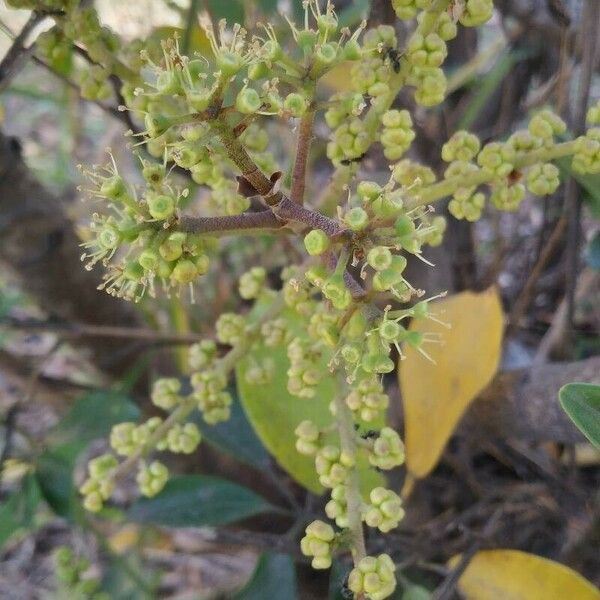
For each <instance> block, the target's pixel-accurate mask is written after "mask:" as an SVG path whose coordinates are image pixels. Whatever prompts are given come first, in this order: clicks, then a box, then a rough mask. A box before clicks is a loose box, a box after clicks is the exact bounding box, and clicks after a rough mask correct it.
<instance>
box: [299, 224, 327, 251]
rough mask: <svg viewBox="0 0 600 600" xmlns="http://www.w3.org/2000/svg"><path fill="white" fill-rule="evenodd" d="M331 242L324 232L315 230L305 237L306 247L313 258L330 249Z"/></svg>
mask: <svg viewBox="0 0 600 600" xmlns="http://www.w3.org/2000/svg"><path fill="white" fill-rule="evenodd" d="M330 245H331V242H330V240H329V237H328V236H327V234H326V233H325V232H324V231H321V230H320V229H313V230H312V231H309V232H308V233H307V234H306V235H305V236H304V247H305V248H306V251H307V252H308V253H309V254H310V255H311V256H319V255H321V254H323V252H326V251H327V250H328V249H329V246H330Z"/></svg>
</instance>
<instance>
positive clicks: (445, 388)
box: [399, 287, 503, 477]
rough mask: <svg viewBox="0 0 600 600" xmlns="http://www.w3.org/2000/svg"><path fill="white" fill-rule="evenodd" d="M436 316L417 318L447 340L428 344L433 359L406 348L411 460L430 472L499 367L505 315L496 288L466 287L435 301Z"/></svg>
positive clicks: (421, 473) (403, 373) (417, 327)
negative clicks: (469, 289) (468, 289)
mask: <svg viewBox="0 0 600 600" xmlns="http://www.w3.org/2000/svg"><path fill="white" fill-rule="evenodd" d="M430 308H431V313H432V315H433V316H435V317H436V318H438V319H440V320H442V321H444V322H445V323H448V324H449V325H450V329H448V328H447V327H445V326H444V325H443V324H440V323H437V322H436V321H433V320H430V319H420V320H415V321H413V323H412V324H411V326H410V329H411V330H412V331H420V332H422V333H424V334H428V335H429V336H431V334H437V335H439V336H440V338H441V340H442V341H443V343H441V344H425V346H424V350H425V351H426V352H427V354H428V355H429V356H430V357H431V358H432V359H433V361H435V364H432V363H431V362H430V361H428V360H427V359H425V358H424V357H423V356H421V354H419V352H418V351H417V350H415V349H414V348H411V347H406V348H405V354H406V360H403V361H402V362H401V363H400V369H399V379H400V389H401V392H402V402H403V405H404V419H405V444H406V466H407V468H408V471H409V473H410V474H411V475H412V476H413V477H425V476H426V475H427V474H428V473H429V472H430V471H431V470H432V469H433V468H434V467H435V465H436V463H437V461H438V459H439V457H440V455H441V453H442V451H443V449H444V447H445V446H446V443H447V441H448V439H449V438H450V436H451V435H452V433H453V431H454V429H455V427H456V425H457V424H458V421H459V420H460V418H461V416H462V415H463V413H464V411H465V410H466V408H467V407H468V406H469V404H470V403H471V402H472V401H473V399H474V398H476V397H477V395H478V394H479V393H480V392H481V390H483V388H485V386H486V385H487V384H488V383H489V382H490V380H491V379H492V377H493V376H494V374H495V372H496V369H497V368H498V361H499V359H500V352H501V346H502V329H503V315H502V307H501V305H500V299H499V298H498V293H497V291H496V289H495V288H493V287H492V288H489V289H488V290H486V291H484V292H482V293H479V294H477V293H473V292H463V293H461V294H457V295H455V296H452V297H450V298H445V299H443V300H440V301H439V302H434V303H432V304H431V307H430Z"/></svg>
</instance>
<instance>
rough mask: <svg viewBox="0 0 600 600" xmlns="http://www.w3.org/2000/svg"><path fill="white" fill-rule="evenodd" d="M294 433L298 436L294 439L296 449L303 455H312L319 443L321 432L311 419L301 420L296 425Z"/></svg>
mask: <svg viewBox="0 0 600 600" xmlns="http://www.w3.org/2000/svg"><path fill="white" fill-rule="evenodd" d="M294 433H295V434H296V437H297V438H298V439H297V440H296V450H297V451H298V452H299V453H300V454H304V455H305V456H313V455H314V454H316V453H317V450H319V448H320V445H321V441H320V440H321V432H320V431H319V428H318V427H317V426H316V425H315V424H314V423H313V422H312V421H308V420H306V421H302V422H301V423H300V424H299V425H298V427H296V429H295V431H294Z"/></svg>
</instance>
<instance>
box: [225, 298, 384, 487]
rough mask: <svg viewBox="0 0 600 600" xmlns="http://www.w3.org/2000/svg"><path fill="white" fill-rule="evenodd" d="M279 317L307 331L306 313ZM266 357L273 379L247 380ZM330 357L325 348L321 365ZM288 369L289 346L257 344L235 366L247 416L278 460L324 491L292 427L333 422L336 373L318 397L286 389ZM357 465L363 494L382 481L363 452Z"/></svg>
mask: <svg viewBox="0 0 600 600" xmlns="http://www.w3.org/2000/svg"><path fill="white" fill-rule="evenodd" d="M258 308H259V309H260V307H258ZM281 316H283V317H285V318H286V320H287V321H288V328H289V330H290V331H292V332H293V334H294V335H297V336H298V335H306V333H305V332H306V321H305V320H304V319H303V318H302V317H299V316H298V315H297V314H296V313H294V312H293V311H291V310H289V309H288V310H285V311H284V312H283V314H282V315H281ZM265 359H271V360H272V361H273V363H274V372H273V375H272V377H271V380H270V381H269V382H268V383H267V384H264V385H254V384H251V383H249V382H248V381H247V380H246V377H245V375H246V372H247V370H248V368H249V367H250V366H252V364H253V363H254V362H255V361H256V362H258V363H259V364H260V363H262V362H263V361H264V360H265ZM330 359H331V355H330V353H329V352H325V354H324V356H323V358H322V363H321V364H322V368H323V369H325V370H326V369H327V363H328V362H329V360H330ZM288 368H289V361H288V358H287V350H286V346H285V345H282V346H278V347H276V348H270V347H267V346H265V345H264V344H262V343H257V344H255V345H254V346H253V347H252V351H251V352H250V353H248V355H247V356H246V357H245V358H243V359H242V360H241V361H240V362H239V363H238V365H237V367H236V380H237V388H238V393H239V396H240V400H241V403H242V406H243V407H244V411H245V412H246V415H247V417H248V420H249V421H250V423H251V424H252V427H253V428H254V430H255V431H256V433H257V435H258V437H259V438H260V439H261V441H262V443H263V444H264V445H265V447H266V448H267V450H268V451H269V452H270V453H271V454H272V455H273V457H274V458H275V460H276V461H277V462H278V463H279V465H280V466H281V467H282V468H283V469H285V470H286V471H287V472H288V473H289V474H290V475H291V476H292V477H293V478H294V479H295V480H296V481H297V482H298V483H300V484H302V485H303V486H304V487H306V488H307V489H309V490H310V491H312V492H314V493H317V494H321V493H322V492H323V487H322V486H321V484H320V483H319V481H318V479H317V475H316V472H315V461H314V457H312V456H303V455H302V454H299V453H298V451H297V450H296V435H295V434H294V430H295V429H296V427H297V426H298V424H299V423H300V422H301V421H303V420H305V419H309V420H311V421H313V422H314V423H315V424H317V425H318V426H319V427H327V426H329V425H331V424H332V422H333V417H332V415H331V413H330V411H329V404H330V403H331V401H332V400H333V398H334V394H335V393H337V390H338V386H339V384H338V382H337V380H336V378H335V377H334V376H331V377H325V378H324V379H323V381H322V382H321V383H320V384H319V385H318V387H317V390H316V394H315V397H314V398H298V397H296V396H292V395H291V394H289V393H288V391H287V379H288V378H287V370H288ZM371 425H373V424H371ZM378 426H381V423H375V424H374V427H378ZM329 438H330V436H329V435H328V436H327V438H326V443H327V442H329V441H331V442H334V443H336V442H335V441H334V435H333V434H332V435H331V440H330V439H329ZM358 465H359V472H360V481H361V489H362V491H363V493H364V494H367V493H368V492H369V491H370V490H371V489H372V488H373V487H376V486H378V485H382V483H383V478H382V476H381V475H379V474H378V473H376V472H375V471H374V470H373V469H371V468H369V467H368V462H367V460H366V457H363V456H359V459H358Z"/></svg>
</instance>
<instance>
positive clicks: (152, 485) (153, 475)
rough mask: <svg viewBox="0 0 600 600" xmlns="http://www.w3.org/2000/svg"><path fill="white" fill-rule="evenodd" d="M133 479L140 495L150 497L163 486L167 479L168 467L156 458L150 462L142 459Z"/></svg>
mask: <svg viewBox="0 0 600 600" xmlns="http://www.w3.org/2000/svg"><path fill="white" fill-rule="evenodd" d="M135 480H136V482H137V484H138V486H139V488H140V492H141V493H142V495H144V496H147V497H148V498H151V497H152V496H156V494H158V493H159V492H161V491H162V489H163V488H164V487H165V484H166V483H167V481H168V480H169V469H167V467H166V466H165V465H163V464H162V463H161V462H159V461H157V460H154V461H152V462H151V463H150V464H146V462H144V461H142V462H141V463H140V465H139V468H138V472H137V475H136V478H135Z"/></svg>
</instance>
